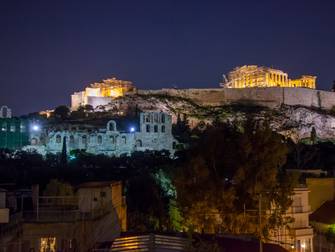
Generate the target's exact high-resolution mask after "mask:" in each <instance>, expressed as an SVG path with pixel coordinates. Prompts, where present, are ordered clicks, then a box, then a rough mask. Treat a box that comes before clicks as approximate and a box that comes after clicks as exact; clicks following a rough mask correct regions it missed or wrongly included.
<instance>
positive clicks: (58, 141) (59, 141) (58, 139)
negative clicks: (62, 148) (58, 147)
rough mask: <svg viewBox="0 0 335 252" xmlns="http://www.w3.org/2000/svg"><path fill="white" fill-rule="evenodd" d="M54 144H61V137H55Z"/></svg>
mask: <svg viewBox="0 0 335 252" xmlns="http://www.w3.org/2000/svg"><path fill="white" fill-rule="evenodd" d="M56 143H57V144H60V143H62V137H61V135H57V136H56Z"/></svg>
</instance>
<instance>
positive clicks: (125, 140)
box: [121, 136, 127, 144]
mask: <svg viewBox="0 0 335 252" xmlns="http://www.w3.org/2000/svg"><path fill="white" fill-rule="evenodd" d="M121 139H122V143H123V144H127V138H126V136H122V137H121Z"/></svg>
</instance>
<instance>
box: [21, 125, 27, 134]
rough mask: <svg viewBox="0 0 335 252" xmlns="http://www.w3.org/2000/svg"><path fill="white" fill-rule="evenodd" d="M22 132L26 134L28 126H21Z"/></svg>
mask: <svg viewBox="0 0 335 252" xmlns="http://www.w3.org/2000/svg"><path fill="white" fill-rule="evenodd" d="M20 131H21V133H24V132H26V126H24V125H23V124H21V125H20Z"/></svg>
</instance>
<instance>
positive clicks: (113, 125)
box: [107, 121, 116, 131]
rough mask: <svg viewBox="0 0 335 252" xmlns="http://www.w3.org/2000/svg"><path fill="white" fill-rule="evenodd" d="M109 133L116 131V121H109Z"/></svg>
mask: <svg viewBox="0 0 335 252" xmlns="http://www.w3.org/2000/svg"><path fill="white" fill-rule="evenodd" d="M107 130H108V131H116V123H115V122H114V121H109V122H108V124H107Z"/></svg>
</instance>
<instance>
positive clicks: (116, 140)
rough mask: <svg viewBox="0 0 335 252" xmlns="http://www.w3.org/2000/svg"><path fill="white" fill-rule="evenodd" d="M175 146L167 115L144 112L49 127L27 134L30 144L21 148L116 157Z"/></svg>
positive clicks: (169, 149)
mask: <svg viewBox="0 0 335 252" xmlns="http://www.w3.org/2000/svg"><path fill="white" fill-rule="evenodd" d="M95 123H96V122H95ZM176 144H177V141H176V140H175V139H174V137H173V135H172V118H171V116H170V115H168V114H166V113H162V112H145V113H140V115H139V117H135V118H134V119H133V120H122V119H120V118H118V119H115V120H108V121H106V122H105V124H103V125H94V124H93V122H92V124H90V123H89V122H86V123H85V124H78V123H66V124H62V125H56V127H49V128H48V129H47V130H46V132H39V133H35V134H34V133H33V134H31V137H30V145H28V146H26V147H25V148H24V149H25V150H30V151H31V150H36V151H37V152H39V153H41V154H46V153H53V154H57V153H61V152H62V150H63V148H64V146H66V150H67V152H68V153H70V152H71V151H73V150H84V151H86V152H88V153H92V154H104V155H108V156H120V155H130V154H131V153H133V152H135V151H146V150H151V151H161V150H167V151H169V152H170V153H174V150H175V146H176Z"/></svg>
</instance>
